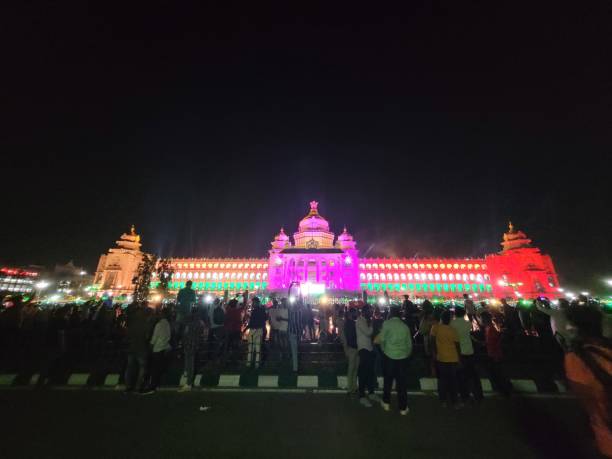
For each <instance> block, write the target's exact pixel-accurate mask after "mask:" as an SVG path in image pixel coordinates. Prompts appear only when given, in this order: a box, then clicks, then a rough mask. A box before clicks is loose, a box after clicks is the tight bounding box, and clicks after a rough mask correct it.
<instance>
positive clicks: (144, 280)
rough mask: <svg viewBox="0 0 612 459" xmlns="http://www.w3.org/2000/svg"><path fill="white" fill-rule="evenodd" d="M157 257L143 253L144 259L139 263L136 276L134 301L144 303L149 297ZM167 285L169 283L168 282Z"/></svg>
mask: <svg viewBox="0 0 612 459" xmlns="http://www.w3.org/2000/svg"><path fill="white" fill-rule="evenodd" d="M156 263H157V257H156V256H155V255H149V254H146V253H145V254H143V257H142V261H141V262H140V264H139V265H138V272H137V274H136V277H134V280H133V282H134V285H135V287H134V301H135V302H136V303H137V304H144V303H145V301H147V299H148V298H149V288H150V285H151V277H152V276H153V272H154V271H155V265H156ZM166 286H167V284H166Z"/></svg>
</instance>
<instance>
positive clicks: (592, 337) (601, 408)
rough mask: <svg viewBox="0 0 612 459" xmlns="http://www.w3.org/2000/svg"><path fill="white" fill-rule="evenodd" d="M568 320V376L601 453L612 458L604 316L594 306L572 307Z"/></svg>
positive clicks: (611, 368) (609, 352)
mask: <svg viewBox="0 0 612 459" xmlns="http://www.w3.org/2000/svg"><path fill="white" fill-rule="evenodd" d="M567 319H568V321H569V322H570V325H571V326H573V330H572V333H573V337H572V339H571V341H570V346H569V348H568V352H567V353H566V354H565V362H564V363H565V375H566V377H567V380H568V383H569V386H570V389H571V390H572V392H574V393H575V394H576V396H577V397H578V400H579V401H580V402H581V404H582V406H583V407H584V409H585V411H586V412H587V413H588V415H589V421H590V423H591V428H592V429H593V433H594V434H595V443H596V445H597V448H598V449H599V452H600V453H601V454H602V455H603V456H605V457H612V427H611V426H612V346H611V343H610V340H609V339H606V338H604V337H602V327H601V325H602V315H601V312H600V311H599V310H597V309H596V308H595V307H592V306H581V305H572V306H570V307H569V308H568V310H567Z"/></svg>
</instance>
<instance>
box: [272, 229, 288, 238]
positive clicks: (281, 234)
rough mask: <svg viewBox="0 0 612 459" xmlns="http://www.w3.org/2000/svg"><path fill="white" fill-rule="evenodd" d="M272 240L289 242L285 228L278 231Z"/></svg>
mask: <svg viewBox="0 0 612 459" xmlns="http://www.w3.org/2000/svg"><path fill="white" fill-rule="evenodd" d="M274 240H275V241H288V240H289V236H287V235H286V234H285V228H281V229H280V233H278V234H277V235H276V236H274Z"/></svg>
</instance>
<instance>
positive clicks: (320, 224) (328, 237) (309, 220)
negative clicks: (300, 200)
mask: <svg viewBox="0 0 612 459" xmlns="http://www.w3.org/2000/svg"><path fill="white" fill-rule="evenodd" d="M318 205H319V203H318V202H317V201H311V202H310V212H308V215H306V216H305V217H304V218H302V220H301V221H300V224H299V227H298V231H297V233H293V240H294V241H295V247H297V248H301V249H331V248H333V247H334V233H332V232H331V231H329V223H328V222H327V220H325V219H324V218H323V217H321V216H320V215H319V211H318V210H317V207H318Z"/></svg>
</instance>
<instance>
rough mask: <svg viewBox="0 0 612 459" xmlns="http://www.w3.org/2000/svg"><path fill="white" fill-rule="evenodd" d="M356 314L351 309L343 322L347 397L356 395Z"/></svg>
mask: <svg viewBox="0 0 612 459" xmlns="http://www.w3.org/2000/svg"><path fill="white" fill-rule="evenodd" d="M357 314H358V313H357V309H355V308H354V307H351V308H350V309H349V310H348V312H347V313H346V318H345V320H344V342H345V347H344V352H345V354H346V360H347V363H348V366H347V370H346V391H347V393H348V394H349V395H354V394H356V393H357V372H358V370H359V350H358V348H357V324H356V320H357ZM370 336H371V335H370Z"/></svg>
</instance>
